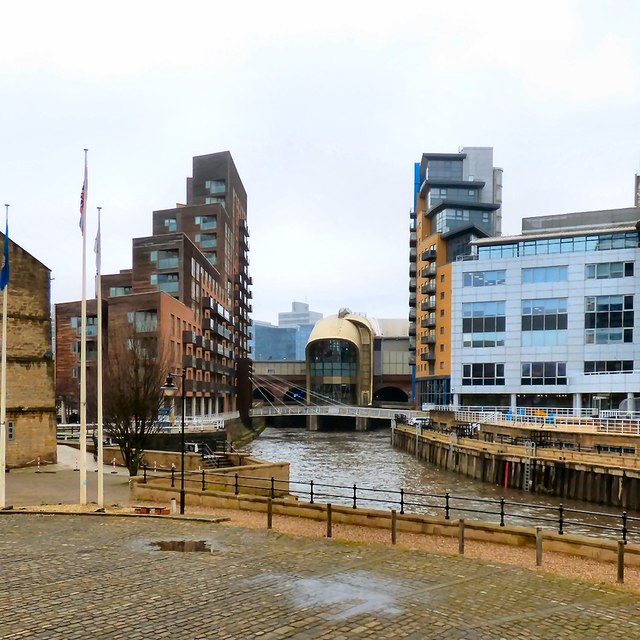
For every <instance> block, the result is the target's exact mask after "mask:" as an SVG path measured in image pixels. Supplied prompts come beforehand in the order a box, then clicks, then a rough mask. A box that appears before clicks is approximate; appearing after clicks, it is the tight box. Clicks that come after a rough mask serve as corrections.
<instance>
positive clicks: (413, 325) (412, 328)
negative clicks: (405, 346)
mask: <svg viewBox="0 0 640 640" xmlns="http://www.w3.org/2000/svg"><path fill="white" fill-rule="evenodd" d="M409 335H410V336H415V335H416V323H415V322H410V323H409Z"/></svg>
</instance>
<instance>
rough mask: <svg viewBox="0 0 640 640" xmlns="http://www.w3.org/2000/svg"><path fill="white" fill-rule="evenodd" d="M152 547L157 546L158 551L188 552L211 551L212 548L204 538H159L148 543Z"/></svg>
mask: <svg viewBox="0 0 640 640" xmlns="http://www.w3.org/2000/svg"><path fill="white" fill-rule="evenodd" d="M149 544H150V545H151V546H153V547H157V548H158V550H159V551H181V552H183V553H189V552H192V551H199V552H203V553H213V550H212V548H211V547H210V546H209V544H207V541H206V540H159V541H155V542H150V543H149Z"/></svg>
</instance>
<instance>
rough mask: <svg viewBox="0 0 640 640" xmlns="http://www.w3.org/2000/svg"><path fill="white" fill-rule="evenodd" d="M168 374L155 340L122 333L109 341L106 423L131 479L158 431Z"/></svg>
mask: <svg viewBox="0 0 640 640" xmlns="http://www.w3.org/2000/svg"><path fill="white" fill-rule="evenodd" d="M166 373H167V366H166V359H165V357H164V350H163V348H162V345H161V344H159V342H158V340H157V339H156V338H155V337H154V338H150V337H142V336H140V335H136V334H133V333H131V334H126V333H123V334H121V335H119V336H114V338H112V339H110V343H109V354H108V358H107V365H106V367H105V381H104V385H103V387H104V394H103V395H104V421H105V424H106V425H108V426H107V427H106V431H107V432H108V435H110V436H111V438H112V439H113V440H114V442H115V443H116V444H117V445H118V446H119V447H120V451H121V453H122V458H123V460H124V464H125V466H126V467H127V469H128V470H129V474H130V475H132V476H135V475H137V474H138V470H139V469H140V466H141V465H142V459H143V456H144V451H145V448H146V445H147V440H148V436H149V435H150V434H153V433H157V432H158V429H159V425H158V410H159V408H160V406H161V404H162V401H163V392H162V389H161V387H162V385H163V383H164V381H165V377H166Z"/></svg>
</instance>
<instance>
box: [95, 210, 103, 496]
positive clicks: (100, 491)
mask: <svg viewBox="0 0 640 640" xmlns="http://www.w3.org/2000/svg"><path fill="white" fill-rule="evenodd" d="M101 210H102V207H98V233H97V235H96V272H97V279H96V304H97V306H98V318H97V323H98V371H97V376H98V416H97V418H98V442H97V445H98V507H99V508H102V507H104V473H103V464H104V444H103V437H102V285H101V275H100V273H101V264H100V262H101V251H102V248H101V246H100V245H101V244H102V237H101V235H100V212H101Z"/></svg>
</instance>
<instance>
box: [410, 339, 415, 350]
mask: <svg viewBox="0 0 640 640" xmlns="http://www.w3.org/2000/svg"><path fill="white" fill-rule="evenodd" d="M415 350H416V339H415V338H409V351H415Z"/></svg>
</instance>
